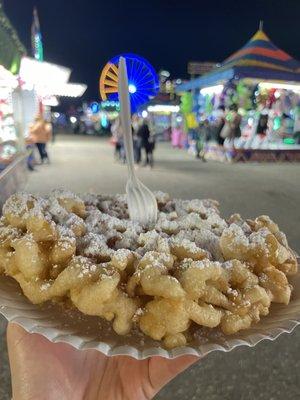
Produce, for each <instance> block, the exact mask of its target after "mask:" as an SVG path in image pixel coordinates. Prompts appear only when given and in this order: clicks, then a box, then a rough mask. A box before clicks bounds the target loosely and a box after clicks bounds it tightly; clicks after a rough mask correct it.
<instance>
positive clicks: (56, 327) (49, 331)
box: [0, 273, 300, 360]
mask: <svg viewBox="0 0 300 400" xmlns="http://www.w3.org/2000/svg"><path fill="white" fill-rule="evenodd" d="M290 282H291V284H292V285H293V287H294V291H293V294H292V299H291V302H290V304H289V305H288V306H286V305H281V304H272V306H271V309H270V313H269V315H268V316H266V317H263V318H262V320H261V321H260V322H259V323H258V324H256V325H253V327H251V329H248V330H244V331H240V332H238V333H237V334H235V335H231V336H225V335H224V334H222V333H221V332H220V331H219V330H217V329H214V330H209V329H198V330H197V331H195V332H194V334H193V336H192V340H191V341H190V343H189V346H184V347H179V348H176V349H173V350H166V349H164V348H162V347H161V345H160V343H159V342H156V341H154V340H152V339H150V338H148V337H146V336H144V335H143V334H142V333H141V332H139V331H136V332H132V333H131V334H130V335H127V336H118V335H117V334H116V333H115V332H114V331H113V330H112V328H111V326H110V325H109V324H108V323H106V322H105V321H103V320H102V319H100V318H98V317H89V316H85V315H83V314H81V313H79V312H77V311H74V310H64V309H62V308H61V307H60V306H59V305H53V304H44V305H42V306H37V305H33V304H31V303H30V302H29V301H28V300H27V298H26V297H25V296H24V295H23V294H22V292H21V289H20V287H19V285H18V284H17V283H16V282H15V281H14V280H13V279H11V278H9V277H4V276H2V277H0V313H1V314H3V315H4V317H5V318H6V319H7V320H8V321H11V322H15V323H17V324H19V325H21V326H22V327H23V328H24V329H26V330H27V331H28V332H32V333H39V334H41V335H43V336H45V337H46V338H47V339H49V340H50V341H51V342H54V343H55V342H65V343H69V344H70V345H72V346H74V347H75V348H76V349H82V350H83V349H96V350H98V351H101V352H102V353H103V354H105V355H107V356H117V355H127V356H131V357H134V358H136V359H139V360H142V359H145V358H148V357H151V356H162V357H165V358H175V357H178V356H182V355H188V354H189V355H196V356H204V355H206V354H208V353H210V352H211V351H216V350H219V351H226V352H227V351H230V350H232V349H234V348H235V347H238V346H249V347H253V346H255V345H256V344H257V343H259V342H260V341H262V340H266V339H268V340H275V339H276V338H277V337H278V336H279V335H281V334H282V333H290V332H292V331H293V330H294V329H295V327H296V326H297V325H299V324H300V273H298V274H297V275H296V276H295V277H293V278H292V279H290Z"/></svg>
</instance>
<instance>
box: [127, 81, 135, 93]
mask: <svg viewBox="0 0 300 400" xmlns="http://www.w3.org/2000/svg"><path fill="white" fill-rule="evenodd" d="M128 90H129V93H132V94H133V93H135V92H136V86H135V85H133V84H132V83H130V84H129V85H128Z"/></svg>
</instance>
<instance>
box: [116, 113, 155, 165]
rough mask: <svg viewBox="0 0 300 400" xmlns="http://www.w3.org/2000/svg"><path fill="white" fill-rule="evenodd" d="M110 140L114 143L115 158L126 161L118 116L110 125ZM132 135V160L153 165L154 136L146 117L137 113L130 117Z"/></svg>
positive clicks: (140, 163)
mask: <svg viewBox="0 0 300 400" xmlns="http://www.w3.org/2000/svg"><path fill="white" fill-rule="evenodd" d="M111 133H112V142H113V143H114V145H115V159H116V161H120V162H122V163H125V162H126V155H125V149H124V139H123V129H122V124H121V120H120V118H119V117H118V118H116V119H115V121H114V123H113V124H112V126H111ZM132 137H133V151H134V161H135V163H136V164H137V165H143V166H149V167H151V168H152V167H153V164H154V159H153V152H154V149H155V138H154V135H153V134H152V133H151V130H150V128H149V123H148V120H147V119H146V118H141V117H139V116H137V115H133V117H132Z"/></svg>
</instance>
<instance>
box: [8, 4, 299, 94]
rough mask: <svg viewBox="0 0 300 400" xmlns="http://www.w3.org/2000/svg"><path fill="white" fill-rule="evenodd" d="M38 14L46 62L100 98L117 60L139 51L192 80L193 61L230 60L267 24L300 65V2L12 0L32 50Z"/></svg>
mask: <svg viewBox="0 0 300 400" xmlns="http://www.w3.org/2000/svg"><path fill="white" fill-rule="evenodd" d="M34 5H36V6H37V8H38V12H39V16H40V22H41V30H42V34H43V40H44V52H45V60H47V61H50V62H55V63H57V64H61V65H65V66H68V67H70V68H72V70H73V74H72V80H73V81H77V82H84V83H87V84H88V85H89V89H88V92H87V94H86V97H87V98H88V99H97V98H98V78H99V72H100V70H101V69H102V67H103V66H104V64H105V63H106V62H107V61H108V60H109V59H110V58H111V57H112V56H115V55H117V54H119V53H122V52H133V53H137V54H139V55H141V56H144V57H145V58H147V59H148V60H149V61H150V62H151V63H152V64H153V65H154V67H155V68H156V69H157V70H158V69H159V68H161V67H164V68H166V69H168V70H169V71H170V72H171V74H172V76H173V77H174V78H175V77H186V76H187V75H186V69H187V62H188V61H189V60H199V61H207V60H212V61H222V60H223V59H225V58H226V57H227V56H228V55H230V54H231V53H232V52H234V51H235V50H237V49H238V48H240V47H241V46H242V45H243V44H244V43H245V42H246V41H247V40H248V39H249V38H250V37H251V36H252V35H253V34H254V33H255V31H256V30H257V28H258V23H259V19H263V20H264V27H265V31H266V33H267V34H268V35H269V36H270V37H271V38H272V40H273V41H274V43H275V44H277V45H278V46H279V47H281V48H282V49H284V50H285V51H287V52H288V53H290V54H291V55H293V56H294V57H295V58H298V59H300V31H299V21H300V0H248V1H247V0H223V1H219V0H205V1H203V0H145V1H144V0H4V8H5V11H6V13H7V15H8V16H9V18H10V20H11V22H12V23H13V25H14V26H15V28H16V29H17V31H18V33H19V36H20V38H21V40H22V41H23V43H24V44H25V46H26V47H27V49H30V25H31V20H32V9H33V6H34Z"/></svg>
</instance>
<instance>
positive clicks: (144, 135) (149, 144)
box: [137, 119, 154, 167]
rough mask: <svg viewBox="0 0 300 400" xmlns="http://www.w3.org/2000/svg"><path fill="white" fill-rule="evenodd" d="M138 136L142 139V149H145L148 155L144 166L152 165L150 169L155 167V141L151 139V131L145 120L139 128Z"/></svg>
mask: <svg viewBox="0 0 300 400" xmlns="http://www.w3.org/2000/svg"><path fill="white" fill-rule="evenodd" d="M137 136H138V137H139V138H140V143H141V149H144V150H145V154H146V160H145V163H144V165H145V166H146V165H150V167H153V150H154V140H153V138H152V137H151V134H150V129H149V126H148V124H147V121H146V120H145V119H144V120H143V123H142V124H141V126H140V127H139V128H138V131H137Z"/></svg>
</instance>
